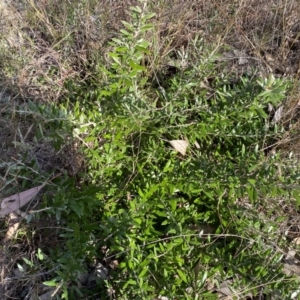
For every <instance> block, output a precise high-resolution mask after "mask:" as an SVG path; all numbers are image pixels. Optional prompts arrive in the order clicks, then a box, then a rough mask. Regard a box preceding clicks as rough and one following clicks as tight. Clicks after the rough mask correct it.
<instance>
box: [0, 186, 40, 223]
mask: <svg viewBox="0 0 300 300" xmlns="http://www.w3.org/2000/svg"><path fill="white" fill-rule="evenodd" d="M42 187H43V185H40V186H37V187H34V188H31V189H29V190H26V191H24V192H21V193H18V194H14V195H12V196H9V197H7V198H4V199H3V200H2V202H1V209H0V218H1V217H4V216H6V215H7V214H10V213H12V212H14V211H16V210H18V209H19V208H21V207H22V206H24V205H25V204H27V203H28V202H29V201H30V200H31V199H33V198H34V197H35V196H36V195H37V193H38V192H39V191H40V189H41V188H42Z"/></svg>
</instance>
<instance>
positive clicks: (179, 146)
mask: <svg viewBox="0 0 300 300" xmlns="http://www.w3.org/2000/svg"><path fill="white" fill-rule="evenodd" d="M169 143H170V144H171V145H172V147H173V148H174V149H175V150H176V151H177V152H179V153H180V154H182V155H185V154H186V150H187V147H188V145H189V143H188V142H187V141H185V140H173V141H169Z"/></svg>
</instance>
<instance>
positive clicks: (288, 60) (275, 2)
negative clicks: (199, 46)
mask: <svg viewBox="0 0 300 300" xmlns="http://www.w3.org/2000/svg"><path fill="white" fill-rule="evenodd" d="M137 3H138V1H134V0H128V1H104V0H100V1H99V0H91V1H78V0H70V1H57V0H43V1H42V0H20V1H15V2H12V3H11V4H7V5H3V3H2V4H1V5H0V53H1V54H0V87H1V88H2V89H3V91H5V92H3V94H1V96H0V140H1V145H0V151H1V152H0V161H1V163H7V164H11V163H12V159H15V160H18V158H19V157H20V155H19V154H20V153H19V151H21V150H22V149H20V147H16V144H18V143H19V145H20V143H22V142H24V141H26V142H29V144H31V146H32V149H31V150H32V153H35V157H36V159H37V160H38V161H39V165H40V166H41V169H40V171H41V172H42V171H43V170H48V169H49V166H50V167H52V168H53V167H54V169H56V170H58V171H61V170H62V169H64V170H66V169H68V166H66V165H65V164H66V163H65V161H64V159H62V160H63V161H58V160H57V157H58V156H59V157H61V154H62V153H64V155H65V156H68V155H70V153H71V152H72V151H73V152H74V149H73V148H72V147H73V146H72V143H69V144H67V145H66V148H65V149H63V150H62V149H60V150H61V151H59V150H56V149H55V148H54V147H53V145H51V143H50V144H47V143H45V142H42V141H37V140H33V137H32V135H31V132H33V128H32V124H31V122H30V121H28V119H26V118H23V119H22V118H19V117H17V116H15V114H14V105H15V104H20V103H23V101H24V99H25V100H26V99H31V100H33V101H36V102H47V103H49V102H51V103H52V102H55V103H57V102H59V101H60V99H62V98H63V97H64V95H65V94H66V93H67V92H68V91H67V89H66V84H67V83H68V82H70V81H71V80H72V81H75V82H78V83H81V84H83V83H86V84H87V85H88V84H89V82H90V81H93V80H94V79H95V78H96V80H98V79H99V74H98V72H99V71H98V70H99V66H101V65H103V64H104V65H106V64H107V63H108V56H107V53H108V51H109V50H110V45H109V41H110V39H111V38H112V37H114V36H116V35H117V34H118V31H119V30H120V29H121V28H122V23H121V20H129V18H130V15H129V14H128V7H129V5H136V4H137ZM149 5H150V7H151V8H152V10H153V11H154V12H155V13H156V17H155V18H154V19H153V23H154V27H155V35H154V36H153V37H152V38H153V43H152V50H153V51H152V54H151V55H150V56H149V65H148V69H149V72H151V73H153V74H156V73H158V72H159V71H160V70H161V69H162V68H163V67H164V66H165V65H166V64H168V61H169V60H170V56H172V55H173V54H174V53H175V51H176V50H180V49H186V48H188V45H189V43H190V41H191V40H192V39H193V38H195V36H197V35H198V36H200V37H201V38H203V39H204V40H205V43H207V45H209V46H211V47H212V48H213V47H219V48H220V50H222V51H223V52H224V53H227V52H228V47H229V48H230V49H232V50H238V51H240V52H239V53H241V54H239V55H245V56H246V57H247V62H246V63H243V64H239V56H238V55H233V56H230V62H228V66H229V67H228V68H229V70H227V71H230V72H232V74H234V75H235V76H239V75H240V74H247V72H248V70H249V68H252V67H256V68H259V70H260V74H262V75H267V74H269V73H272V74H274V75H275V76H277V77H283V76H288V77H292V78H293V79H294V82H295V83H294V89H293V93H292V94H291V95H290V96H289V97H288V99H286V102H285V104H284V111H283V118H282V120H281V121H282V122H283V123H284V125H285V127H286V128H288V129H289V130H288V132H287V133H286V134H285V135H284V136H283V138H282V139H281V140H279V141H276V143H275V144H274V147H275V149H276V150H277V149H278V150H281V151H285V152H286V153H288V152H290V151H291V150H292V151H293V152H294V153H295V154H296V156H298V157H300V153H299V148H300V147H299V146H300V138H299V122H300V121H299V105H300V100H299V99H300V93H299V88H298V74H299V71H300V33H299V32H300V31H299V29H300V23H299V20H298V19H299V18H298V16H299V14H300V6H299V3H297V1H294V0H292V1H290V0H270V1H265V0H243V1H232V0H221V1H204V0H200V1H195V0H187V1H182V0H174V1H163V0H152V1H150V2H149ZM236 53H238V52H236ZM9 113H11V116H9V117H7V116H8V114H9ZM13 116H14V117H13ZM12 145H15V146H12ZM66 149H67V150H66ZM68 149H69V150H68ZM70 149H73V150H72V151H71V150H70ZM75 152H76V149H75ZM73 157H75V158H74V159H76V154H74V155H73ZM70 172H71V171H70ZM12 174H13V173H3V174H2V171H1V176H3V180H4V181H5V182H8V181H9V182H10V185H9V189H8V191H10V192H11V191H13V190H14V189H18V188H20V186H19V184H20V183H19V182H18V180H17V179H16V177H14V176H13V175H12ZM1 185H2V186H0V191H1V190H4V188H5V189H6V190H7V188H8V186H7V185H6V184H4V182H3V183H1ZM42 223H43V222H42ZM28 226H29V225H23V223H22V228H23V230H24V232H25V234H23V235H22V236H21V237H20V238H19V239H17V240H15V239H14V240H12V241H11V244H10V246H11V247H13V249H12V248H10V247H8V248H10V251H9V258H12V260H10V261H9V262H8V261H4V260H5V259H7V257H6V258H5V256H7V253H5V255H4V256H3V253H1V254H2V256H0V260H1V264H2V270H1V279H2V280H3V279H4V278H5V277H6V276H8V275H9V274H11V273H12V272H13V270H14V268H15V263H16V261H17V260H18V259H20V257H21V256H22V255H23V254H24V255H25V256H26V257H27V258H28V259H29V258H30V255H32V253H35V252H36V251H37V249H38V248H40V247H43V248H45V247H50V248H55V242H53V243H54V244H52V243H49V244H48V242H47V240H46V239H45V238H44V236H42V235H40V236H39V238H40V239H41V240H40V242H41V243H42V245H40V244H39V242H37V240H36V238H34V237H30V236H28V233H29V232H32V231H33V230H36V229H37V227H36V226H37V225H36V224H32V225H30V228H29V227H28ZM39 226H40V225H39ZM3 227H4V228H5V227H7V224H4V222H3V221H2V225H1V228H3ZM41 227H43V224H42V225H41ZM4 232H5V231H2V233H1V239H2V238H4ZM53 240H54V241H55V240H56V238H54V239H53ZM57 242H59V241H57ZM3 266H5V267H3ZM6 288H7V286H6ZM18 288H19V286H15V290H16V291H17V290H18ZM2 292H5V293H6V294H7V290H6V291H2ZM16 293H17V292H16ZM16 293H15V295H16ZM28 293H29V292H28ZM10 296H11V297H13V296H14V293H13V292H10ZM18 299H21V298H18Z"/></svg>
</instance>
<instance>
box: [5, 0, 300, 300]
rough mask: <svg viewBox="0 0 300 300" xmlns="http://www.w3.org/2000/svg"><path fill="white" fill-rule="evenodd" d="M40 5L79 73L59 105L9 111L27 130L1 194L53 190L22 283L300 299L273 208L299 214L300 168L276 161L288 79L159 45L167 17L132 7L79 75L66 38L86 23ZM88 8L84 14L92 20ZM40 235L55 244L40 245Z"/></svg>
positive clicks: (92, 291) (42, 208)
mask: <svg viewBox="0 0 300 300" xmlns="http://www.w3.org/2000/svg"><path fill="white" fill-rule="evenodd" d="M75 2H76V1H75ZM30 3H31V9H32V8H34V10H33V11H31V9H29V10H28V11H27V13H28V14H32V13H33V12H34V11H35V14H34V16H35V17H36V18H39V19H38V20H36V19H34V24H33V25H35V26H40V25H39V22H42V24H43V26H45V27H43V26H41V27H39V28H43V29H44V30H45V32H47V33H48V35H49V36H47V37H46V38H45V40H47V41H48V42H49V43H53V42H54V41H55V42H56V46H57V47H58V48H57V49H56V50H55V51H57V52H58V51H60V50H61V49H60V48H59V47H60V46H59V45H62V44H64V47H63V48H64V50H65V51H67V53H68V54H69V55H70V56H69V57H68V55H64V54H63V53H62V54H61V56H59V57H60V59H61V61H64V63H66V64H67V62H68V66H69V67H70V68H73V70H75V69H76V68H80V71H78V72H77V73H76V76H74V77H72V76H69V77H66V78H64V79H65V80H64V81H63V83H62V89H63V90H64V92H63V93H61V94H60V92H58V91H59V90H56V92H58V94H57V93H56V95H59V97H58V98H57V99H56V101H52V102H51V101H50V100H53V94H51V95H49V101H44V102H46V103H43V104H42V103H40V102H37V101H29V100H27V101H24V102H22V103H21V102H18V103H17V104H15V105H16V106H12V105H11V102H10V101H7V102H8V103H6V104H5V113H4V114H3V118H7V119H8V120H9V119H11V120H13V121H12V122H14V123H15V124H17V125H16V126H19V127H18V129H20V124H27V125H26V126H25V127H26V128H27V130H25V131H24V132H23V131H20V130H19V131H18V130H16V132H18V135H16V136H15V137H14V140H13V141H11V140H9V139H7V140H8V142H7V143H6V144H5V147H4V148H3V149H5V151H6V149H9V147H10V144H11V143H12V142H14V145H15V149H16V150H17V154H16V155H15V160H16V163H15V164H14V165H13V167H12V166H11V165H10V166H9V167H8V166H7V165H5V164H3V166H4V170H5V172H4V173H3V174H4V175H3V181H5V184H4V185H3V188H2V189H3V190H6V192H7V190H8V189H9V191H10V192H11V193H12V191H14V192H17V191H19V190H20V187H22V188H23V189H24V188H29V187H31V186H32V185H35V184H45V185H46V186H47V187H46V188H45V192H44V194H43V197H42V198H40V199H38V200H39V201H36V202H35V203H31V206H32V205H35V206H36V208H35V209H32V207H31V206H30V205H29V207H28V209H27V212H28V215H27V216H26V219H27V223H28V224H27V225H26V226H27V227H26V226H25V225H20V226H24V231H23V232H22V238H23V239H26V238H29V239H30V240H31V241H32V243H33V245H34V248H35V249H37V250H36V253H35V256H34V259H32V256H31V259H30V258H29V257H23V259H22V260H19V261H17V262H16V263H17V266H18V268H19V270H20V271H21V274H22V275H21V277H20V278H27V279H28V278H31V277H30V276H34V275H35V274H36V276H35V279H36V284H37V285H38V283H41V282H42V283H43V284H44V286H49V287H52V290H50V292H51V295H52V296H51V297H52V298H54V297H56V298H57V299H89V298H90V297H96V298H97V297H98V298H97V299H104V298H106V297H110V298H111V299H129V298H133V299H178V298H184V299H218V298H219V297H220V295H221V294H223V295H224V294H225V295H226V294H227V295H228V296H230V297H232V298H234V299H235V298H236V299H250V298H254V297H259V296H260V295H265V296H269V297H272V299H282V298H286V299H289V298H293V297H294V298H295V295H297V293H298V278H296V277H293V276H291V275H290V276H288V275H286V272H285V269H284V265H283V259H284V258H285V255H286V254H287V251H286V247H287V245H288V243H289V242H290V241H291V236H290V235H289V234H287V233H286V231H285V230H284V229H282V224H283V220H284V217H285V216H284V214H283V213H282V214H281V213H279V212H278V211H279V210H284V208H285V207H293V208H294V209H295V210H297V206H298V203H299V196H298V193H297V189H296V187H297V178H298V174H299V168H298V165H297V161H296V160H295V159H293V157H292V156H290V157H289V158H285V159H286V160H285V161H283V156H282V155H281V153H280V152H279V151H269V147H271V145H272V144H274V143H275V142H276V141H277V140H279V139H280V138H281V137H282V136H283V135H284V134H286V132H287V130H286V126H285V124H284V123H280V122H278V121H274V119H273V118H271V117H270V115H269V110H270V106H272V107H279V106H280V105H281V104H282V103H283V102H284V101H285V99H286V98H287V95H289V93H290V92H291V91H292V90H293V89H292V88H295V84H294V85H293V82H292V80H291V79H290V78H286V79H282V78H277V77H275V76H274V75H273V74H270V75H269V76H268V77H261V76H259V75H258V74H257V73H255V72H253V73H252V74H250V73H247V74H243V76H240V77H237V76H234V75H233V74H232V73H231V72H228V68H227V67H228V65H227V64H226V62H222V59H221V58H222V54H221V53H222V52H224V51H225V50H224V49H225V48H226V47H225V46H226V45H224V44H222V42H221V40H222V39H219V40H218V43H210V44H207V40H205V38H200V36H199V35H194V37H193V38H191V39H189V41H188V43H187V45H185V46H183V47H179V48H178V47H177V46H174V44H173V42H172V35H171V34H169V36H168V37H169V38H170V39H171V40H169V41H168V43H166V44H163V45H165V46H166V47H165V48H161V46H160V39H159V38H161V37H159V35H158V34H157V24H158V23H156V22H157V18H158V16H159V12H160V11H157V12H156V13H154V12H153V13H152V11H155V9H152V8H151V5H148V3H147V1H144V2H141V4H140V5H138V6H133V7H131V8H130V14H129V16H127V19H126V21H123V22H122V26H123V27H122V28H121V29H120V31H119V32H118V33H117V34H116V35H115V36H114V37H111V38H110V39H109V43H108V44H107V46H106V48H105V50H106V51H103V52H102V53H104V57H105V58H99V56H97V53H98V52H97V51H98V50H99V49H98V48H97V49H96V48H95V49H94V48H89V50H90V51H91V56H89V58H87V57H86V58H84V63H83V65H85V66H88V67H87V69H84V67H83V65H82V64H80V65H76V67H75V64H73V62H74V61H73V62H71V60H72V59H73V58H74V57H72V55H71V54H72V53H73V50H72V49H73V48H72V47H73V46H74V45H75V44H76V45H77V42H74V40H72V39H73V38H74V31H75V30H72V31H70V30H69V29H70V28H72V26H78V24H81V25H82V26H87V25H86V24H87V23H85V22H79V21H78V19H77V18H79V19H80V18H82V17H81V16H82V14H79V15H76V16H75V10H69V7H68V6H64V5H62V7H60V8H59V14H57V15H56V14H51V13H48V12H46V8H40V7H39V6H37V5H36V4H33V2H30ZM164 4H165V3H164ZM74 5H75V4H74ZM76 5H79V4H78V3H77V2H76ZM165 5H166V4H165ZM82 6H83V7H81V8H82V9H83V10H84V9H87V10H86V11H85V13H84V14H83V15H84V16H85V17H89V16H90V15H89V13H90V12H91V11H93V10H94V9H96V3H93V2H91V3H82ZM90 6H91V7H93V9H90ZM163 7H164V6H163V4H161V6H160V8H161V9H162V8H163ZM36 9H38V11H39V12H40V13H39V14H37V13H36ZM50 11H51V10H50ZM62 11H63V13H61V12H62ZM233 12H234V9H233V8H232V13H233ZM67 13H68V14H67ZM210 13H212V11H210ZM64 14H67V15H65V18H61V16H63V15H64ZM69 14H73V15H72V17H70V16H69ZM46 17H47V22H46V21H45V18H46ZM56 18H58V19H56ZM52 19H53V20H56V21H55V22H54V21H53V20H52ZM58 21H60V22H58ZM73 21H74V22H73ZM75 21H76V22H75ZM81 21H82V20H81ZM53 24H56V25H55V26H57V27H55V26H54V25H53ZM46 25H47V26H46ZM81 25H80V26H81ZM217 25H218V23H216V26H217ZM60 26H61V29H62V30H58V29H59V28H60ZM64 30H66V31H64ZM85 30H87V27H85ZM91 32H92V31H91ZM212 32H213V30H212ZM59 34H61V36H59ZM82 36H84V37H85V38H86V39H88V38H87V36H86V35H82ZM167 40H168V39H167ZM65 43H69V46H70V48H67V44H65ZM65 47H66V48H65ZM53 49H55V47H53ZM77 50H78V49H77ZM102 50H103V49H102ZM162 50H164V51H163V52H162ZM68 51H69V52H68ZM75 52H76V51H75ZM76 54H77V52H76ZM98 54H99V53H98ZM68 59H71V60H70V61H67V60H68ZM77 62H78V61H77ZM10 66H11V65H10ZM222 70H223V71H222ZM81 72H83V73H81ZM45 74H48V73H43V75H42V77H43V78H44V79H45V78H49V77H47V76H45ZM51 74H53V76H54V77H55V76H58V77H59V76H60V75H59V74H60V73H59V72H56V71H53V72H52V73H51ZM6 76H8V75H7V74H6ZM40 79H41V78H40ZM41 82H42V85H41V86H43V85H45V86H46V87H47V88H49V85H48V84H47V83H46V82H43V80H42V81H41ZM41 82H40V83H41ZM27 96H28V95H27ZM274 141H275V142H274ZM273 150H274V149H273ZM5 159H7V157H6V158H5ZM5 159H4V158H3V161H4V160H5ZM7 163H8V164H9V163H10V162H6V164H7ZM1 176H2V173H1ZM43 220H47V222H51V223H50V224H51V226H50V227H49V226H45V224H44V223H43ZM23 223H24V224H25V223H26V222H23ZM23 223H20V224H23ZM37 232H41V234H43V235H49V234H50V233H51V235H52V240H51V241H47V243H46V242H44V243H43V242H42V243H38V240H37ZM13 242H15V243H18V242H17V241H14V240H12V245H13ZM4 248H5V249H4ZM4 248H3V249H2V252H3V251H4V250H7V248H6V247H4ZM6 253H11V255H12V253H13V251H12V250H11V249H9V248H8V252H6ZM25 266H26V268H25ZM12 268H13V266H12ZM38 270H45V271H44V272H39V271H38ZM85 272H87V276H88V278H87V279H86V280H83V278H82V276H83V274H84V273H85ZM40 273H42V274H43V276H40V275H39V274H40ZM37 274H38V275H37ZM16 290H17V293H19V295H20V294H21V293H24V294H27V295H28V294H30V293H32V292H30V291H28V290H26V289H25V291H24V289H23V290H22V289H21V290H20V289H16ZM41 293H42V292H41V290H39V291H38V294H39V295H41ZM12 294H13V293H12V291H11V290H10V295H12ZM32 295H33V293H32Z"/></svg>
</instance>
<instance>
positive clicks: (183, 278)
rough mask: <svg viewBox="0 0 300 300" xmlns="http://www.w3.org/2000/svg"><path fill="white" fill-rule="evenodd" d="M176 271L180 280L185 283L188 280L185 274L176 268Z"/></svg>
mask: <svg viewBox="0 0 300 300" xmlns="http://www.w3.org/2000/svg"><path fill="white" fill-rule="evenodd" d="M177 273H178V275H179V277H180V278H181V280H182V281H184V282H186V283H187V282H188V281H187V278H186V276H185V274H184V273H183V272H182V271H181V270H180V269H177Z"/></svg>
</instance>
